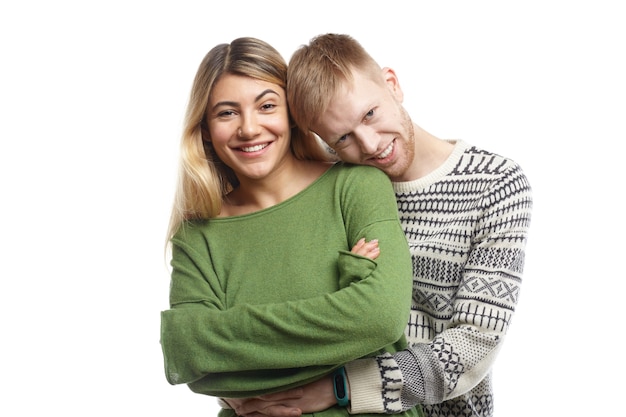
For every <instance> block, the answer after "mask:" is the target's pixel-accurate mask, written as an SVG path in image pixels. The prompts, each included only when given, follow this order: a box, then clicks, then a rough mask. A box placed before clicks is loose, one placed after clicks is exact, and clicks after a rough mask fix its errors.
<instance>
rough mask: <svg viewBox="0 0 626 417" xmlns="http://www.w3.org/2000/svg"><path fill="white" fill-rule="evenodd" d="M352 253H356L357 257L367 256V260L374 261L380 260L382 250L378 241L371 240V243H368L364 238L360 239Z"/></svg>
mask: <svg viewBox="0 0 626 417" xmlns="http://www.w3.org/2000/svg"><path fill="white" fill-rule="evenodd" d="M350 252H352V253H356V254H357V255H361V256H365V257H367V258H370V259H371V260H374V259H376V258H378V255H380V248H379V247H378V239H373V240H370V241H369V242H366V241H365V239H364V238H361V239H359V241H358V242H356V245H354V247H353V248H352V250H351V251H350Z"/></svg>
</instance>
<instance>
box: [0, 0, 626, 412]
mask: <svg viewBox="0 0 626 417" xmlns="http://www.w3.org/2000/svg"><path fill="white" fill-rule="evenodd" d="M625 17H626V15H625V13H624V12H623V11H622V7H620V2H619V1H615V2H610V1H602V0H600V1H586V2H583V1H562V2H556V1H549V0H547V1H440V2H422V1H417V2H408V1H406V2H400V1H384V2H372V3H368V2H364V1H338V0H334V1H321V0H320V1H314V2H308V3H299V2H296V1H293V2H287V1H279V0H277V1H273V2H272V1H270V2H263V1H254V2H252V1H246V0H240V1H223V2H213V1H203V2H200V1H196V2H190V1H180V0H179V1H176V2H174V1H172V2H164V1H156V0H155V1H132V0H127V1H111V0H109V1H103V2H95V1H74V2H72V1H20V2H18V1H6V2H3V3H2V5H1V6H0V46H1V51H0V53H1V54H2V55H1V58H2V60H1V63H0V186H1V189H0V190H1V193H2V194H1V195H2V203H1V205H0V210H1V216H0V222H1V224H0V232H1V235H0V236H1V239H0V259H1V260H2V269H0V274H1V277H2V279H1V280H0V296H1V297H2V302H1V303H0V320H1V323H0V324H1V326H0V334H1V342H0V373H1V377H0V378H1V380H2V387H1V390H0V397H1V398H2V400H0V414H1V415H3V416H40V415H41V416H43V415H64V416H110V415H115V416H148V415H150V416H161V415H162V416H165V415H171V414H173V413H176V414H177V415H204V416H212V415H215V412H216V409H217V408H216V404H215V401H214V399H212V398H209V397H203V396H200V395H197V394H193V393H192V392H191V391H189V390H188V389H187V388H186V387H185V386H170V385H169V384H168V383H167V382H166V380H165V377H164V373H163V365H162V358H161V350H160V346H159V311H160V310H162V309H164V308H166V307H167V292H168V284H169V277H168V273H167V267H166V263H165V260H164V253H163V248H164V237H165V229H166V225H167V221H168V216H169V210H170V204H171V199H172V194H173V184H174V179H175V175H176V162H177V159H176V158H177V152H178V140H179V136H180V130H181V126H182V117H183V113H184V108H185V106H186V101H187V96H188V94H189V88H190V86H191V81H192V78H193V75H194V74H195V71H196V69H197V66H198V64H199V63H200V60H201V59H202V57H203V56H204V54H205V53H206V52H207V51H208V50H209V49H210V48H211V47H213V46H214V45H215V44H217V43H222V42H229V41H231V40H232V39H234V38H236V37H239V36H256V37H259V38H261V39H264V40H266V41H268V42H270V43H271V44H273V45H274V46H276V47H277V48H278V49H279V50H280V51H281V52H282V53H283V55H284V56H285V58H286V59H288V58H289V57H290V55H291V53H292V52H293V51H294V50H295V48H296V47H298V46H299V45H300V44H303V43H306V42H307V41H308V40H309V39H310V38H311V37H313V36H315V35H317V34H320V33H324V32H341V33H348V34H351V35H353V36H354V37H355V38H357V39H358V40H359V41H361V43H362V44H363V45H364V46H365V47H366V49H368V50H369V51H370V52H371V53H372V55H373V56H374V57H375V58H377V60H378V61H379V63H380V64H381V65H383V66H390V67H393V68H394V69H395V70H396V71H397V74H398V75H399V77H400V82H401V85H402V87H403V89H404V92H405V97H406V99H405V105H406V107H407V109H408V110H409V112H410V113H411V115H412V116H413V118H414V120H415V122H416V123H418V124H419V125H421V126H422V127H423V128H425V129H426V130H428V131H430V132H431V133H433V134H435V135H436V136H439V137H443V138H462V139H464V140H466V141H468V142H470V143H473V144H475V145H478V146H480V147H482V148H485V149H488V150H491V151H494V152H498V153H501V154H504V155H506V156H509V157H511V158H513V159H515V160H516V161H518V162H519V163H520V164H521V165H522V166H523V167H524V169H525V171H526V173H527V175H528V177H529V179H530V181H531V183H532V186H533V189H534V197H535V208H534V217H533V221H532V226H531V234H530V240H529V243H528V252H527V262H526V271H525V281H524V285H523V289H522V296H521V300H520V304H519V308H518V311H517V314H516V316H515V320H514V323H513V326H512V328H511V331H510V334H509V340H508V341H507V343H506V345H505V347H504V350H503V352H502V354H501V356H500V358H499V360H498V363H497V365H496V368H495V382H496V384H495V389H496V416H500V417H504V416H507V417H510V416H522V415H529V414H532V415H539V416H562V415H570V414H572V413H574V412H576V411H578V412H580V413H584V414H590V413H593V414H595V415H616V414H619V413H620V411H619V410H621V409H622V407H623V405H619V404H622V401H621V400H622V397H621V396H620V394H621V392H619V391H618V385H623V384H622V379H623V375H624V371H625V369H624V366H623V362H624V358H623V352H624V348H623V345H622V342H621V340H622V339H623V327H622V326H623V322H622V318H623V316H624V315H623V311H624V310H623V308H621V307H622V303H623V302H624V301H623V291H624V289H625V286H624V283H623V281H624V278H626V276H625V275H626V274H625V273H624V249H625V245H624V236H625V230H624V214H623V213H624V206H623V202H622V201H623V196H624V185H623V184H622V182H623V180H624V174H623V165H624V162H623V157H622V155H623V153H622V149H623V142H624V139H626V135H625V129H624V119H625V118H626V117H625V116H626V103H625V100H626V99H625V97H626V85H625V74H626V65H625V63H624V57H625V55H624V52H625V50H626V49H625V47H624V46H625V45H624V39H626V30H625V25H624V18H625ZM614 407H615V410H613V408H614Z"/></svg>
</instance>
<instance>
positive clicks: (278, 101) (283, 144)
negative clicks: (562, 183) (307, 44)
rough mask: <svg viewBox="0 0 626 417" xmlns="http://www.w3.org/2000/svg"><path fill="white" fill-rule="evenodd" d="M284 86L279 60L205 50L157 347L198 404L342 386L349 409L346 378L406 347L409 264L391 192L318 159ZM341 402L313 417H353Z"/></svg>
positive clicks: (253, 49) (239, 49) (259, 50)
mask: <svg viewBox="0 0 626 417" xmlns="http://www.w3.org/2000/svg"><path fill="white" fill-rule="evenodd" d="M286 77H287V66H286V64H285V62H284V60H283V58H282V57H281V56H280V54H279V53H278V52H277V51H276V50H275V49H274V48H272V47H271V46H270V45H268V44H267V43H265V42H263V41H260V40H258V39H253V38H240V39H236V40H234V41H233V42H231V43H230V44H222V45H218V46H216V47H215V48H213V49H212V50H211V51H209V53H208V54H207V55H206V57H205V58H204V60H203V61H202V63H201V64H200V67H199V69H198V72H197V75H196V77H195V80H194V83H193V87H192V91H191V97H190V101H189V106H188V109H187V115H186V122H185V128H184V132H183V138H182V148H181V161H180V174H179V183H178V189H177V193H176V199H175V204H174V208H173V212H172V216H171V222H170V229H169V235H168V240H169V241H170V242H171V265H172V273H171V274H172V275H171V277H172V281H171V289H170V308H169V309H168V310H166V311H163V312H162V316H161V345H162V348H163V354H164V360H165V372H166V377H167V380H168V381H169V382H170V383H172V384H183V383H184V384H188V386H189V387H190V388H191V389H192V390H193V391H195V392H198V393H202V394H207V395H212V396H217V397H223V398H228V397H249V396H255V395H260V394H264V393H269V392H275V391H279V390H284V389H286V388H291V387H295V386H298V385H302V384H303V383H307V382H311V381H314V380H316V379H319V378H321V377H323V376H325V375H328V374H329V373H332V372H335V373H336V375H337V378H336V379H335V381H336V382H335V384H336V386H335V388H337V389H339V393H338V395H339V396H341V395H345V392H347V385H346V384H347V382H346V381H345V377H343V374H342V373H341V372H337V371H338V370H339V371H340V370H341V369H342V368H341V364H343V363H346V362H347V361H350V360H353V359H356V358H360V357H363V356H373V355H375V354H378V353H382V352H395V351H397V350H401V349H404V348H405V347H406V344H405V339H404V336H403V331H404V327H405V325H406V320H407V312H408V311H409V306H410V301H411V298H410V295H411V291H410V290H411V259H410V255H409V252H408V247H407V244H406V239H405V237H404V234H403V232H402V229H401V227H400V223H399V220H398V215H397V207H396V202H395V198H394V194H393V190H392V187H391V183H390V181H389V179H388V178H387V177H386V176H385V174H384V173H382V172H381V171H379V170H378V169H375V168H372V167H362V166H353V165H347V164H343V163H329V162H327V161H324V160H323V159H324V153H323V152H322V151H321V150H320V148H318V147H316V146H314V144H315V142H314V141H313V140H311V138H305V137H303V136H301V133H299V132H298V131H297V130H296V129H295V128H294V124H293V123H292V122H291V120H290V116H289V111H288V107H287V100H286V91H285V85H286ZM376 239H377V241H376ZM353 246H354V248H353ZM351 248H353V249H352V251H351ZM342 377H343V378H342ZM337 384H339V385H337ZM342 390H343V391H342ZM342 392H343V394H342ZM344 400H345V398H342V397H339V402H340V403H341V405H337V406H333V407H331V408H329V409H327V410H326V411H324V412H322V413H319V414H323V415H327V416H339V415H341V416H345V415H347V414H348V413H347V410H346V407H345V403H344V402H343V401H344ZM223 404H225V403H223ZM418 413H419V410H416V409H411V410H408V411H406V412H404V413H402V415H406V416H415V415H418ZM220 415H222V416H234V415H235V412H234V411H233V410H231V409H228V408H224V409H222V411H221V412H220Z"/></svg>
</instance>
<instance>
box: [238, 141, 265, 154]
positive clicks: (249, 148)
mask: <svg viewBox="0 0 626 417" xmlns="http://www.w3.org/2000/svg"><path fill="white" fill-rule="evenodd" d="M265 147H267V143H264V144H262V145H255V146H242V147H241V148H240V149H241V150H242V151H244V152H257V151H260V150H261V149H263V148H265Z"/></svg>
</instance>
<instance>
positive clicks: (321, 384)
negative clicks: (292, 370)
mask: <svg viewBox="0 0 626 417" xmlns="http://www.w3.org/2000/svg"><path fill="white" fill-rule="evenodd" d="M224 400H225V401H226V402H227V403H228V404H229V405H230V406H231V407H232V408H233V409H234V410H235V412H236V413H237V415H238V416H242V417H299V416H300V415H302V413H314V412H318V411H323V410H326V409H327V408H329V407H332V406H333V405H335V404H337V400H336V399H335V394H334V392H333V383H332V378H331V377H330V376H327V377H324V378H322V379H319V380H317V381H315V382H311V383H310V384H307V385H304V386H302V387H299V388H294V389H291V390H287V391H283V392H277V393H274V394H267V395H261V396H258V397H252V398H225V399H224Z"/></svg>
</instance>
